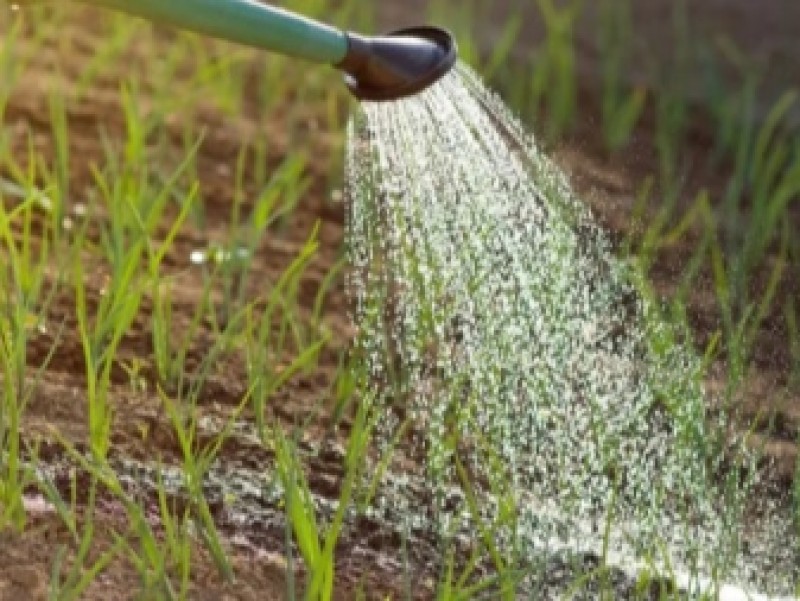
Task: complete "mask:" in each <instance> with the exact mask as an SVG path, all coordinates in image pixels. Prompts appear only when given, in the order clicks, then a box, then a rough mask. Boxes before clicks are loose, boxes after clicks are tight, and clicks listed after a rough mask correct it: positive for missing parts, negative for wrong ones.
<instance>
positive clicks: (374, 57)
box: [83, 0, 456, 100]
mask: <svg viewBox="0 0 800 601" xmlns="http://www.w3.org/2000/svg"><path fill="white" fill-rule="evenodd" d="M83 1H84V2H88V3H89V4H95V5H98V6H102V7H105V8H111V9H116V10H121V11H124V12H127V13H130V14H133V15H136V16H139V17H143V18H145V19H149V20H150V21H154V22H156V23H163V24H165V25H172V26H174V27H178V28H182V29H187V30H190V31H194V32H197V33H201V34H204V35H209V36H212V37H217V38H221V39H225V40H229V41H232V42H236V43H239V44H245V45H248V46H255V47H258V48H263V49H265V50H271V51H273V52H278V53H280V54H284V55H286V56H292V57H295V58H301V59H306V60H310V61H313V62H317V63H328V64H332V65H334V66H336V67H338V68H339V69H341V70H342V71H344V72H345V73H346V77H345V79H346V83H347V85H348V87H349V88H350V91H351V92H352V93H353V94H354V95H355V96H356V97H357V98H359V99H362V100H394V99H396V98H402V97H403V96H409V95H411V94H415V93H417V92H419V91H421V90H423V89H424V88H426V87H427V86H428V85H430V84H431V83H433V82H434V81H436V80H437V79H439V78H440V77H441V76H442V75H444V74H445V73H446V72H447V71H448V70H449V69H450V68H451V67H452V66H453V64H454V63H455V60H456V45H455V42H454V41H453V38H452V36H450V34H449V33H447V32H446V31H444V30H441V29H437V28H435V27H416V28H411V29H404V30H400V31H396V32H393V33H390V34H388V35H386V36H379V37H373V38H370V37H366V36H360V35H358V34H354V33H346V32H343V31H341V30H339V29H337V28H335V27H331V26H329V25H326V24H324V23H320V22H318V21H315V20H313V19H309V18H306V17H303V16H301V15H298V14H295V13H293V12H291V11H288V10H284V9H281V8H278V7H276V6H272V5H270V4H264V3H262V2H258V1H256V0H83Z"/></svg>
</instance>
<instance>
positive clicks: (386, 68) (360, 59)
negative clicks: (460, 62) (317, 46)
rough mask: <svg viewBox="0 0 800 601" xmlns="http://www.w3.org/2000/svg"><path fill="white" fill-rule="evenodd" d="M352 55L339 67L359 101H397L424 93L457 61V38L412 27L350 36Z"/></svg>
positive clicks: (346, 57)
mask: <svg viewBox="0 0 800 601" xmlns="http://www.w3.org/2000/svg"><path fill="white" fill-rule="evenodd" d="M346 35H347V39H348V52H347V55H346V56H345V58H344V60H342V61H341V62H340V63H338V64H337V65H336V66H337V67H338V68H339V69H341V70H342V71H344V72H345V74H346V75H345V82H346V84H347V87H348V88H349V89H350V91H351V92H352V93H353V95H354V96H355V97H356V98H358V99H359V100H371V101H380V100H395V99H398V98H403V97H405V96H410V95H413V94H417V93H418V92H421V91H422V90H424V89H425V88H427V87H428V86H430V85H431V84H433V83H434V82H436V81H438V80H439V79H440V78H441V77H442V76H444V75H445V74H446V73H447V72H448V71H450V69H451V68H452V67H453V65H454V64H455V61H456V54H457V51H456V44H455V41H454V40H453V37H452V36H451V35H450V34H449V33H448V32H447V31H445V30H443V29H439V28H437V27H412V28H408V29H401V30H399V31H395V32H393V33H391V34H388V35H385V36H380V37H373V38H369V37H364V36H360V35H357V34H352V33H348V34H346Z"/></svg>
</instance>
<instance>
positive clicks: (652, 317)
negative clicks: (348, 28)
mask: <svg viewBox="0 0 800 601" xmlns="http://www.w3.org/2000/svg"><path fill="white" fill-rule="evenodd" d="M349 138H350V139H349V152H348V165H347V169H348V173H347V181H348V186H349V194H348V195H349V208H348V219H347V221H348V243H349V258H350V261H351V265H352V272H351V275H350V276H349V281H348V285H349V288H350V292H351V294H352V296H353V298H354V305H355V309H354V312H355V319H356V321H357V322H358V325H359V327H360V331H361V337H360V341H359V343H358V344H359V349H360V351H361V352H362V354H363V356H364V358H365V362H366V365H367V369H368V371H369V380H368V386H367V390H366V392H368V395H367V396H368V397H369V399H371V400H370V402H371V403H372V407H373V409H374V410H375V412H376V413H375V414H376V415H378V416H379V418H378V423H377V426H376V431H375V440H376V457H378V458H381V457H384V458H386V457H389V458H390V459H388V460H386V462H385V465H386V473H387V477H386V478H385V483H384V485H383V486H382V487H381V489H380V490H379V492H378V494H377V496H376V500H375V503H374V507H373V508H372V510H371V511H373V512H374V513H375V514H376V515H388V514H389V513H392V514H393V515H394V514H398V515H402V516H406V518H405V519H406V521H407V523H406V524H404V528H405V531H407V532H409V533H413V532H415V531H421V530H426V529H427V530H429V531H432V532H434V533H435V537H436V540H438V541H439V543H438V544H439V545H440V548H442V549H447V548H461V549H463V550H464V552H465V553H468V549H469V546H470V541H473V542H474V541H476V540H481V539H482V537H484V533H486V532H491V538H492V539H493V541H494V544H495V545H496V546H497V548H498V549H499V550H500V551H501V554H502V556H503V557H504V558H506V560H505V561H506V566H511V567H513V568H515V569H518V570H521V571H522V573H523V574H524V575H525V576H524V577H523V578H522V579H521V580H520V582H519V583H518V586H517V590H518V591H520V594H522V595H523V596H527V595H532V598H537V596H536V594H535V592H536V591H543V590H545V589H546V590H548V591H550V592H549V593H548V595H551V596H553V597H555V596H560V595H561V594H563V593H564V592H566V591H567V589H569V588H570V587H573V586H574V585H575V583H576V582H577V581H579V579H580V578H581V571H582V570H584V571H585V570H587V569H589V568H588V567H587V565H589V564H591V561H590V559H591V558H594V561H595V565H596V564H597V562H598V561H601V560H602V561H605V562H606V563H607V564H609V565H614V566H616V567H617V568H619V569H621V570H623V571H625V572H626V573H628V574H629V576H630V577H631V579H633V581H635V579H636V577H637V573H641V571H642V570H643V569H645V568H646V569H647V570H649V571H650V573H652V574H660V575H662V576H664V575H672V576H674V577H675V579H676V580H677V581H678V583H679V585H680V586H681V587H682V588H683V589H684V591H686V592H687V594H688V595H689V596H690V597H693V596H696V595H697V594H699V593H700V591H702V590H706V591H712V592H713V585H714V584H717V585H722V583H730V586H727V588H724V589H721V590H719V591H716V592H717V593H719V595H720V598H738V597H736V595H737V594H739V595H740V594H743V593H742V591H743V590H750V591H755V590H758V591H762V593H763V594H771V595H789V594H791V593H792V590H793V589H792V587H793V585H794V583H796V582H797V581H798V576H799V575H798V567H797V566H798V561H797V560H798V557H797V549H798V545H797V543H796V541H794V540H793V539H792V538H791V537H793V536H794V535H793V534H792V533H793V532H795V530H793V528H794V527H793V525H792V522H791V513H790V510H789V509H788V504H787V503H785V502H784V499H781V498H780V496H777V497H776V498H769V496H768V495H756V494H754V492H753V491H754V490H756V487H758V484H759V483H758V482H757V481H756V478H755V477H754V476H753V477H741V476H740V475H737V476H735V477H734V476H733V475H732V473H731V470H730V465H732V464H733V463H734V462H739V463H744V464H745V467H747V466H749V465H751V464H752V462H753V458H752V457H750V456H749V455H748V454H747V453H746V452H744V450H743V448H744V447H743V445H741V441H740V440H738V439H736V438H732V437H731V435H730V432H731V428H730V427H729V424H728V423H727V422H726V420H725V417H724V416H723V417H715V418H713V419H712V418H711V417H710V416H709V415H708V412H707V407H708V403H709V399H708V398H706V393H705V392H704V389H703V380H702V370H701V364H700V361H699V360H698V358H697V357H696V356H695V355H694V354H693V352H692V351H691V350H689V349H688V348H685V347H684V346H682V345H681V343H680V336H679V335H678V334H677V333H676V331H675V330H674V329H673V328H672V327H671V326H670V325H669V324H668V323H666V322H664V321H663V320H662V319H660V318H659V314H658V311H657V307H656V306H655V304H654V302H652V301H648V300H647V299H646V298H644V297H643V295H642V294H641V293H640V291H639V290H640V289H639V287H638V286H637V281H636V275H635V271H634V270H633V269H632V268H631V267H630V266H629V265H628V264H626V263H625V262H624V261H622V260H620V259H618V258H616V257H615V255H614V253H613V249H612V248H611V246H610V244H609V243H608V241H607V238H606V236H605V235H604V233H603V232H602V231H601V230H600V229H599V228H598V226H597V225H596V224H595V221H594V220H593V218H592V216H591V214H590V213H589V211H588V210H587V209H586V208H585V206H584V204H583V203H582V202H581V201H580V200H579V199H577V198H576V197H575V196H574V194H573V193H572V192H571V190H570V188H569V186H568V184H567V182H566V181H565V178H564V177H563V175H562V174H561V173H560V171H559V170H558V169H557V168H556V167H555V166H554V165H553V164H552V163H551V162H550V161H549V160H548V159H547V158H545V157H544V156H543V155H542V153H541V152H540V151H539V149H538V148H537V147H536V144H535V142H534V140H533V139H532V138H531V137H530V136H529V135H528V134H527V133H526V132H525V131H524V129H523V128H522V126H521V125H520V124H519V122H518V121H517V120H516V119H515V118H514V117H513V116H512V115H511V114H510V113H509V111H508V109H507V108H506V107H505V106H504V104H503V103H502V101H501V100H500V99H499V98H497V97H496V96H495V95H493V94H492V93H491V92H489V91H488V90H487V89H486V88H485V87H484V85H483V84H482V83H481V81H480V80H479V78H478V77H477V76H476V75H475V74H474V73H473V72H472V71H471V70H470V69H469V68H467V67H464V66H458V67H457V68H456V69H455V70H454V71H453V72H452V73H451V74H449V75H448V76H447V77H445V78H444V79H443V80H442V81H441V82H439V83H438V84H436V85H434V86H433V87H432V88H430V89H429V90H428V91H426V92H425V93H423V94H421V95H419V96H417V97H415V98H411V99H407V100H403V101H400V102H394V103H365V104H364V105H363V109H362V111H361V112H360V113H359V114H358V115H357V116H356V117H355V118H354V119H353V121H352V122H351V125H350V132H349ZM726 433H727V434H726ZM378 461H379V459H376V468H377V467H378V465H377V462H378ZM741 471H742V473H746V474H753V473H755V471H754V470H748V469H744V470H741ZM737 473H738V472H737ZM390 474H391V475H392V477H388V475H390ZM411 481H413V482H422V483H423V485H422V488H423V490H420V486H414V487H411V486H408V483H409V482H411ZM459 545H461V546H460V547H459ZM556 565H557V566H559V567H557V568H556V567H554V566H556ZM619 590H620V591H622V590H623V589H621V588H620V589H619ZM625 590H627V589H625ZM619 596H620V598H624V597H623V593H622V592H620V593H619Z"/></svg>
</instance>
